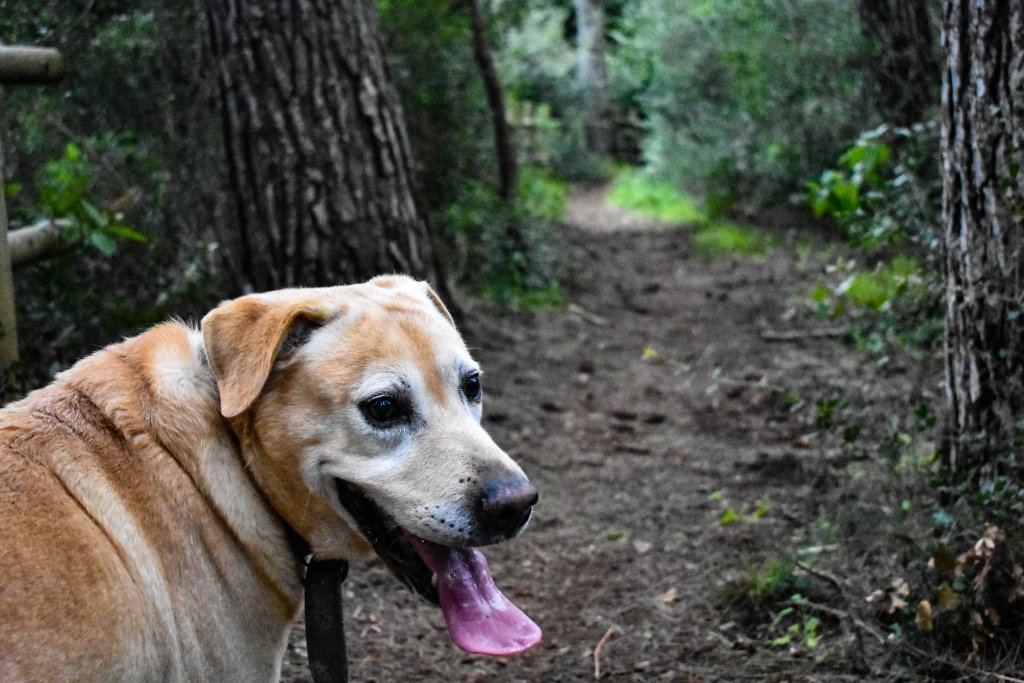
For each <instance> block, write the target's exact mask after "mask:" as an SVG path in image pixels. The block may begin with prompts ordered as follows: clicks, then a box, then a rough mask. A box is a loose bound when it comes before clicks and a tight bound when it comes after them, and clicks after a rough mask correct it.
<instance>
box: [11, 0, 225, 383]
mask: <svg viewBox="0 0 1024 683" xmlns="http://www.w3.org/2000/svg"><path fill="white" fill-rule="evenodd" d="M6 9H7V10H10V11H5V12H3V13H0V39H2V40H3V41H4V42H14V43H26V44H42V45H48V46H53V47H57V48H59V49H60V50H62V52H64V54H65V55H69V56H72V59H73V64H72V67H73V68H71V69H70V70H69V73H68V75H67V76H66V77H65V79H64V80H63V81H62V82H61V83H60V85H59V86H52V87H49V86H48V87H34V88H11V89H10V90H9V91H8V92H5V105H6V106H5V107H4V108H3V110H0V124H2V125H0V131H2V135H3V136H4V140H3V147H4V152H5V164H6V165H5V168H4V171H5V173H6V175H7V176H8V178H9V179H10V182H9V184H8V185H7V186H6V187H5V190H6V192H7V195H8V197H9V199H10V201H9V209H10V215H11V219H12V224H13V225H14V226H15V227H17V226H18V225H25V224H30V223H34V222H36V221H39V220H42V219H46V218H65V219H69V220H70V223H71V227H70V228H69V229H68V230H67V231H65V235H64V237H65V239H67V240H69V241H71V242H74V243H84V244H85V245H87V246H88V247H89V248H87V249H79V250H76V251H75V252H73V253H69V254H66V255H64V256H60V257H57V258H55V259H51V260H49V261H46V262H44V263H38V264H35V265H31V266H27V267H23V268H19V269H18V270H17V271H16V272H15V279H16V289H17V291H18V294H19V297H18V300H17V304H18V321H19V328H20V329H19V337H20V339H21V340H22V345H21V346H22V364H21V367H20V369H19V373H20V378H19V379H20V383H21V386H22V387H23V388H32V387H33V386H36V385H38V384H41V383H43V382H45V381H47V380H48V379H49V377H50V375H51V374H52V373H54V372H57V371H59V370H61V369H63V368H64V367H67V366H68V365H69V364H70V363H71V362H73V361H74V360H75V359H76V358H79V357H81V356H83V355H85V354H86V353H88V352H90V351H91V350H93V349H95V348H96V347H98V346H101V345H103V344H107V343H110V342H112V341H115V340H116V339H118V338H120V337H123V336H124V335H125V334H127V333H131V332H133V331H135V330H138V329H140V328H141V327H143V326H145V325H148V324H150V323H152V322H155V321H156V320H159V319H163V318H164V317H166V315H167V314H168V311H171V310H173V311H174V312H175V313H178V314H179V315H184V314H187V313H189V312H198V311H200V310H202V309H203V308H205V307H206V305H207V303H208V302H210V301H215V300H216V299H217V298H218V297H222V296H223V295H224V293H225V291H226V290H225V288H224V287H223V280H224V275H223V272H222V262H221V261H220V259H219V256H218V252H217V250H215V249H213V250H211V249H210V248H209V246H208V245H209V244H210V243H211V237H212V234H211V232H212V230H213V229H214V228H219V227H222V226H223V225H224V222H225V221H224V218H225V212H224V211H223V208H224V206H225V199H224V195H225V193H224V192H223V191H222V190H223V182H224V180H225V178H224V176H222V175H221V173H220V162H221V160H222V155H223V152H222V149H221V147H220V142H219V138H218V137H217V133H218V121H217V118H216V117H212V116H210V115H209V110H208V106H209V103H210V100H209V99H208V98H206V97H204V89H203V86H202V81H201V76H200V70H199V60H198V59H197V55H198V51H199V50H198V43H199V39H200V34H199V33H198V32H197V30H196V26H197V24H196V19H197V18H196V14H195V7H194V5H193V4H192V3H188V2H181V1H179V0H171V1H170V2H166V3H161V4H160V5H159V6H154V5H152V4H151V3H138V2H125V1H120V0H119V1H118V2H112V3H100V4H98V5H93V4H90V5H89V6H88V7H86V8H83V7H77V6H74V5H73V4H68V3H60V2H56V1H55V0H43V1H42V2H40V3H31V4H30V5H25V6H20V5H16V4H15V5H11V6H10V7H7V8H6ZM143 235H145V239H146V240H148V241H147V242H145V243H143V242H142V240H143V237H142V236H143ZM115 248H116V249H117V250H118V251H119V252H120V253H119V254H118V257H117V258H110V257H109V255H110V254H111V253H112V252H113V251H114V250H115ZM27 339H39V340H45V343H42V344H27V343H25V342H24V340H27Z"/></svg>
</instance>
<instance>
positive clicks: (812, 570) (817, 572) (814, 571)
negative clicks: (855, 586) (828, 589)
mask: <svg viewBox="0 0 1024 683" xmlns="http://www.w3.org/2000/svg"><path fill="white" fill-rule="evenodd" d="M796 566H797V567H799V568H800V569H803V570H804V571H805V572H807V573H808V574H810V575H811V576H813V577H816V578H819V579H821V580H822V581H825V582H826V583H830V584H832V585H833V586H834V587H835V588H836V589H837V590H838V591H840V592H841V593H843V594H844V597H845V587H844V586H843V584H842V582H841V581H840V580H839V579H838V578H837V577H836V576H835V575H834V574H830V573H828V572H827V571H825V570H824V569H818V568H817V567H812V566H811V565H809V564H807V563H806V562H801V561H800V560H797V561H796Z"/></svg>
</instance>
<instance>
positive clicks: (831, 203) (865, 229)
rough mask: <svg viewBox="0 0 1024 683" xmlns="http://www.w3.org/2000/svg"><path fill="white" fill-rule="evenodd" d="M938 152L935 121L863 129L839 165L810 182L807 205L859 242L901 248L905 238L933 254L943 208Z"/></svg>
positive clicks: (853, 240)
mask: <svg viewBox="0 0 1024 683" xmlns="http://www.w3.org/2000/svg"><path fill="white" fill-rule="evenodd" d="M938 155H939V140H938V123H937V121H935V120H931V121H927V122H924V123H918V124H915V125H913V126H912V127H910V128H893V127H891V126H889V125H884V124H883V125H881V126H878V127H877V128H873V129H871V130H868V131H865V132H863V133H861V134H860V135H859V136H858V137H857V141H856V142H855V143H854V144H853V145H852V146H851V147H850V148H849V149H847V150H846V151H845V152H844V153H843V154H842V155H841V156H840V157H839V160H838V162H837V165H836V168H832V169H828V170H826V171H824V172H823V173H822V174H821V176H820V178H819V179H818V180H817V181H811V182H808V183H807V203H808V204H809V205H810V207H811V209H812V210H813V211H814V214H815V215H816V216H818V217H822V216H828V217H830V218H832V219H833V220H835V222H836V224H837V225H838V226H839V228H840V229H841V230H842V231H843V234H844V235H845V236H846V238H847V239H849V240H850V241H851V242H853V243H854V244H856V245H857V246H860V247H864V248H868V249H871V248H874V247H878V246H886V245H888V246H894V245H895V246H900V244H901V242H903V240H904V239H906V240H910V242H912V243H913V244H915V245H916V246H917V247H920V248H923V250H924V252H927V253H930V254H933V255H934V254H936V253H937V250H938V244H937V242H938V234H937V233H938V228H937V226H938V223H939V220H940V216H941V210H942V204H941V202H942V183H941V180H940V178H939V172H938V171H939V165H938V162H937V160H938ZM919 251H920V249H919Z"/></svg>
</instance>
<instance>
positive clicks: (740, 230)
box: [607, 169, 777, 260]
mask: <svg viewBox="0 0 1024 683" xmlns="http://www.w3.org/2000/svg"><path fill="white" fill-rule="evenodd" d="M607 201H608V202H609V203H610V204H612V205H613V206H618V207H621V208H624V209H629V210H631V211H636V212H637V213H639V214H641V215H644V216H649V217H650V218H654V219H656V220H659V221H662V222H663V223H671V224H678V225H693V226H694V227H695V228H696V234H695V236H694V245H695V246H696V249H697V253H698V255H699V256H700V257H701V258H704V259H706V260H710V259H715V258H721V257H724V256H730V255H733V254H739V255H743V256H753V257H758V256H763V255H765V254H767V253H768V252H769V251H771V250H772V249H774V248H775V247H776V246H777V241H776V240H775V239H774V238H772V237H771V236H770V235H767V234H766V233H764V232H763V231H761V230H758V229H756V228H753V227H750V226H746V225H740V224H738V223H734V222H731V221H727V220H722V219H719V218H716V217H713V216H712V215H711V214H710V213H709V212H707V211H705V210H704V209H702V208H701V207H700V206H699V205H698V203H697V202H696V200H694V199H693V198H691V197H688V196H687V195H686V194H684V193H683V192H681V191H680V190H678V189H676V188H675V187H674V186H672V185H671V184H669V183H666V182H664V181H661V180H658V179H657V178H655V177H652V176H650V175H648V174H646V173H644V172H642V171H638V170H635V169H624V170H622V171H620V172H619V174H618V175H617V176H616V178H615V181H614V183H613V185H612V189H611V191H610V192H609V194H608V200H607Z"/></svg>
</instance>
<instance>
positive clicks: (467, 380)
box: [462, 372, 483, 401]
mask: <svg viewBox="0 0 1024 683" xmlns="http://www.w3.org/2000/svg"><path fill="white" fill-rule="evenodd" d="M481 393H483V387H481V386H480V373H479V372H474V373H473V374H471V375H466V376H465V377H463V378H462V395H463V396H465V397H466V400H467V401H478V400H480V394H481Z"/></svg>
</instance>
